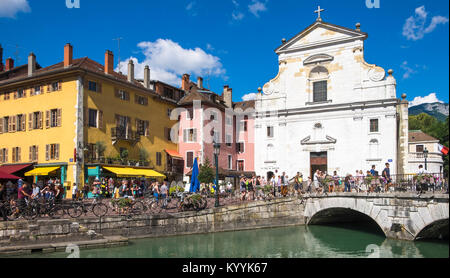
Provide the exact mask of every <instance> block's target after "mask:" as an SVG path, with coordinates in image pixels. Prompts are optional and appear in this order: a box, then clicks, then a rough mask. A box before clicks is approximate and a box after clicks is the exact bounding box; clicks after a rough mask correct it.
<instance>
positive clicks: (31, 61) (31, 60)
mask: <svg viewBox="0 0 450 278" xmlns="http://www.w3.org/2000/svg"><path fill="white" fill-rule="evenodd" d="M35 71H36V55H34V53H33V52H31V53H30V55H28V76H32V75H33V73H34V72H35Z"/></svg>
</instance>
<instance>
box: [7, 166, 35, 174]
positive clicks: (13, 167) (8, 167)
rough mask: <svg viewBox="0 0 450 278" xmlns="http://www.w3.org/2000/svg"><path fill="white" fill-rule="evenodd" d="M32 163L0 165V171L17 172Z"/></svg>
mask: <svg viewBox="0 0 450 278" xmlns="http://www.w3.org/2000/svg"><path fill="white" fill-rule="evenodd" d="M31 165H33V164H20V165H3V166H0V171H2V172H3V173H6V174H13V173H15V172H19V171H20V170H23V169H25V168H27V167H30V166H31Z"/></svg>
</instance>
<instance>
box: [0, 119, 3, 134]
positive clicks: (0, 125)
mask: <svg viewBox="0 0 450 278" xmlns="http://www.w3.org/2000/svg"><path fill="white" fill-rule="evenodd" d="M2 133H3V118H1V119H0V134H2Z"/></svg>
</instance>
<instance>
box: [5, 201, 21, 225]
mask: <svg viewBox="0 0 450 278" xmlns="http://www.w3.org/2000/svg"><path fill="white" fill-rule="evenodd" d="M4 209H5V213H6V218H8V220H9V221H14V220H16V219H17V218H18V217H19V214H18V213H15V211H16V208H15V207H14V206H11V205H9V204H8V205H6V206H5V208H4Z"/></svg>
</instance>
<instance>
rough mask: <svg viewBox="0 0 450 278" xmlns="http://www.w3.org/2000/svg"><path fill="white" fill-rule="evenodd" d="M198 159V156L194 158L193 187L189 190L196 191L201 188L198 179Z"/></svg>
mask: <svg viewBox="0 0 450 278" xmlns="http://www.w3.org/2000/svg"><path fill="white" fill-rule="evenodd" d="M198 173H199V171H198V161H197V158H195V160H194V166H193V168H192V176H191V188H190V190H189V192H191V193H196V192H198V191H199V190H200V181H199V180H198Z"/></svg>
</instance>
